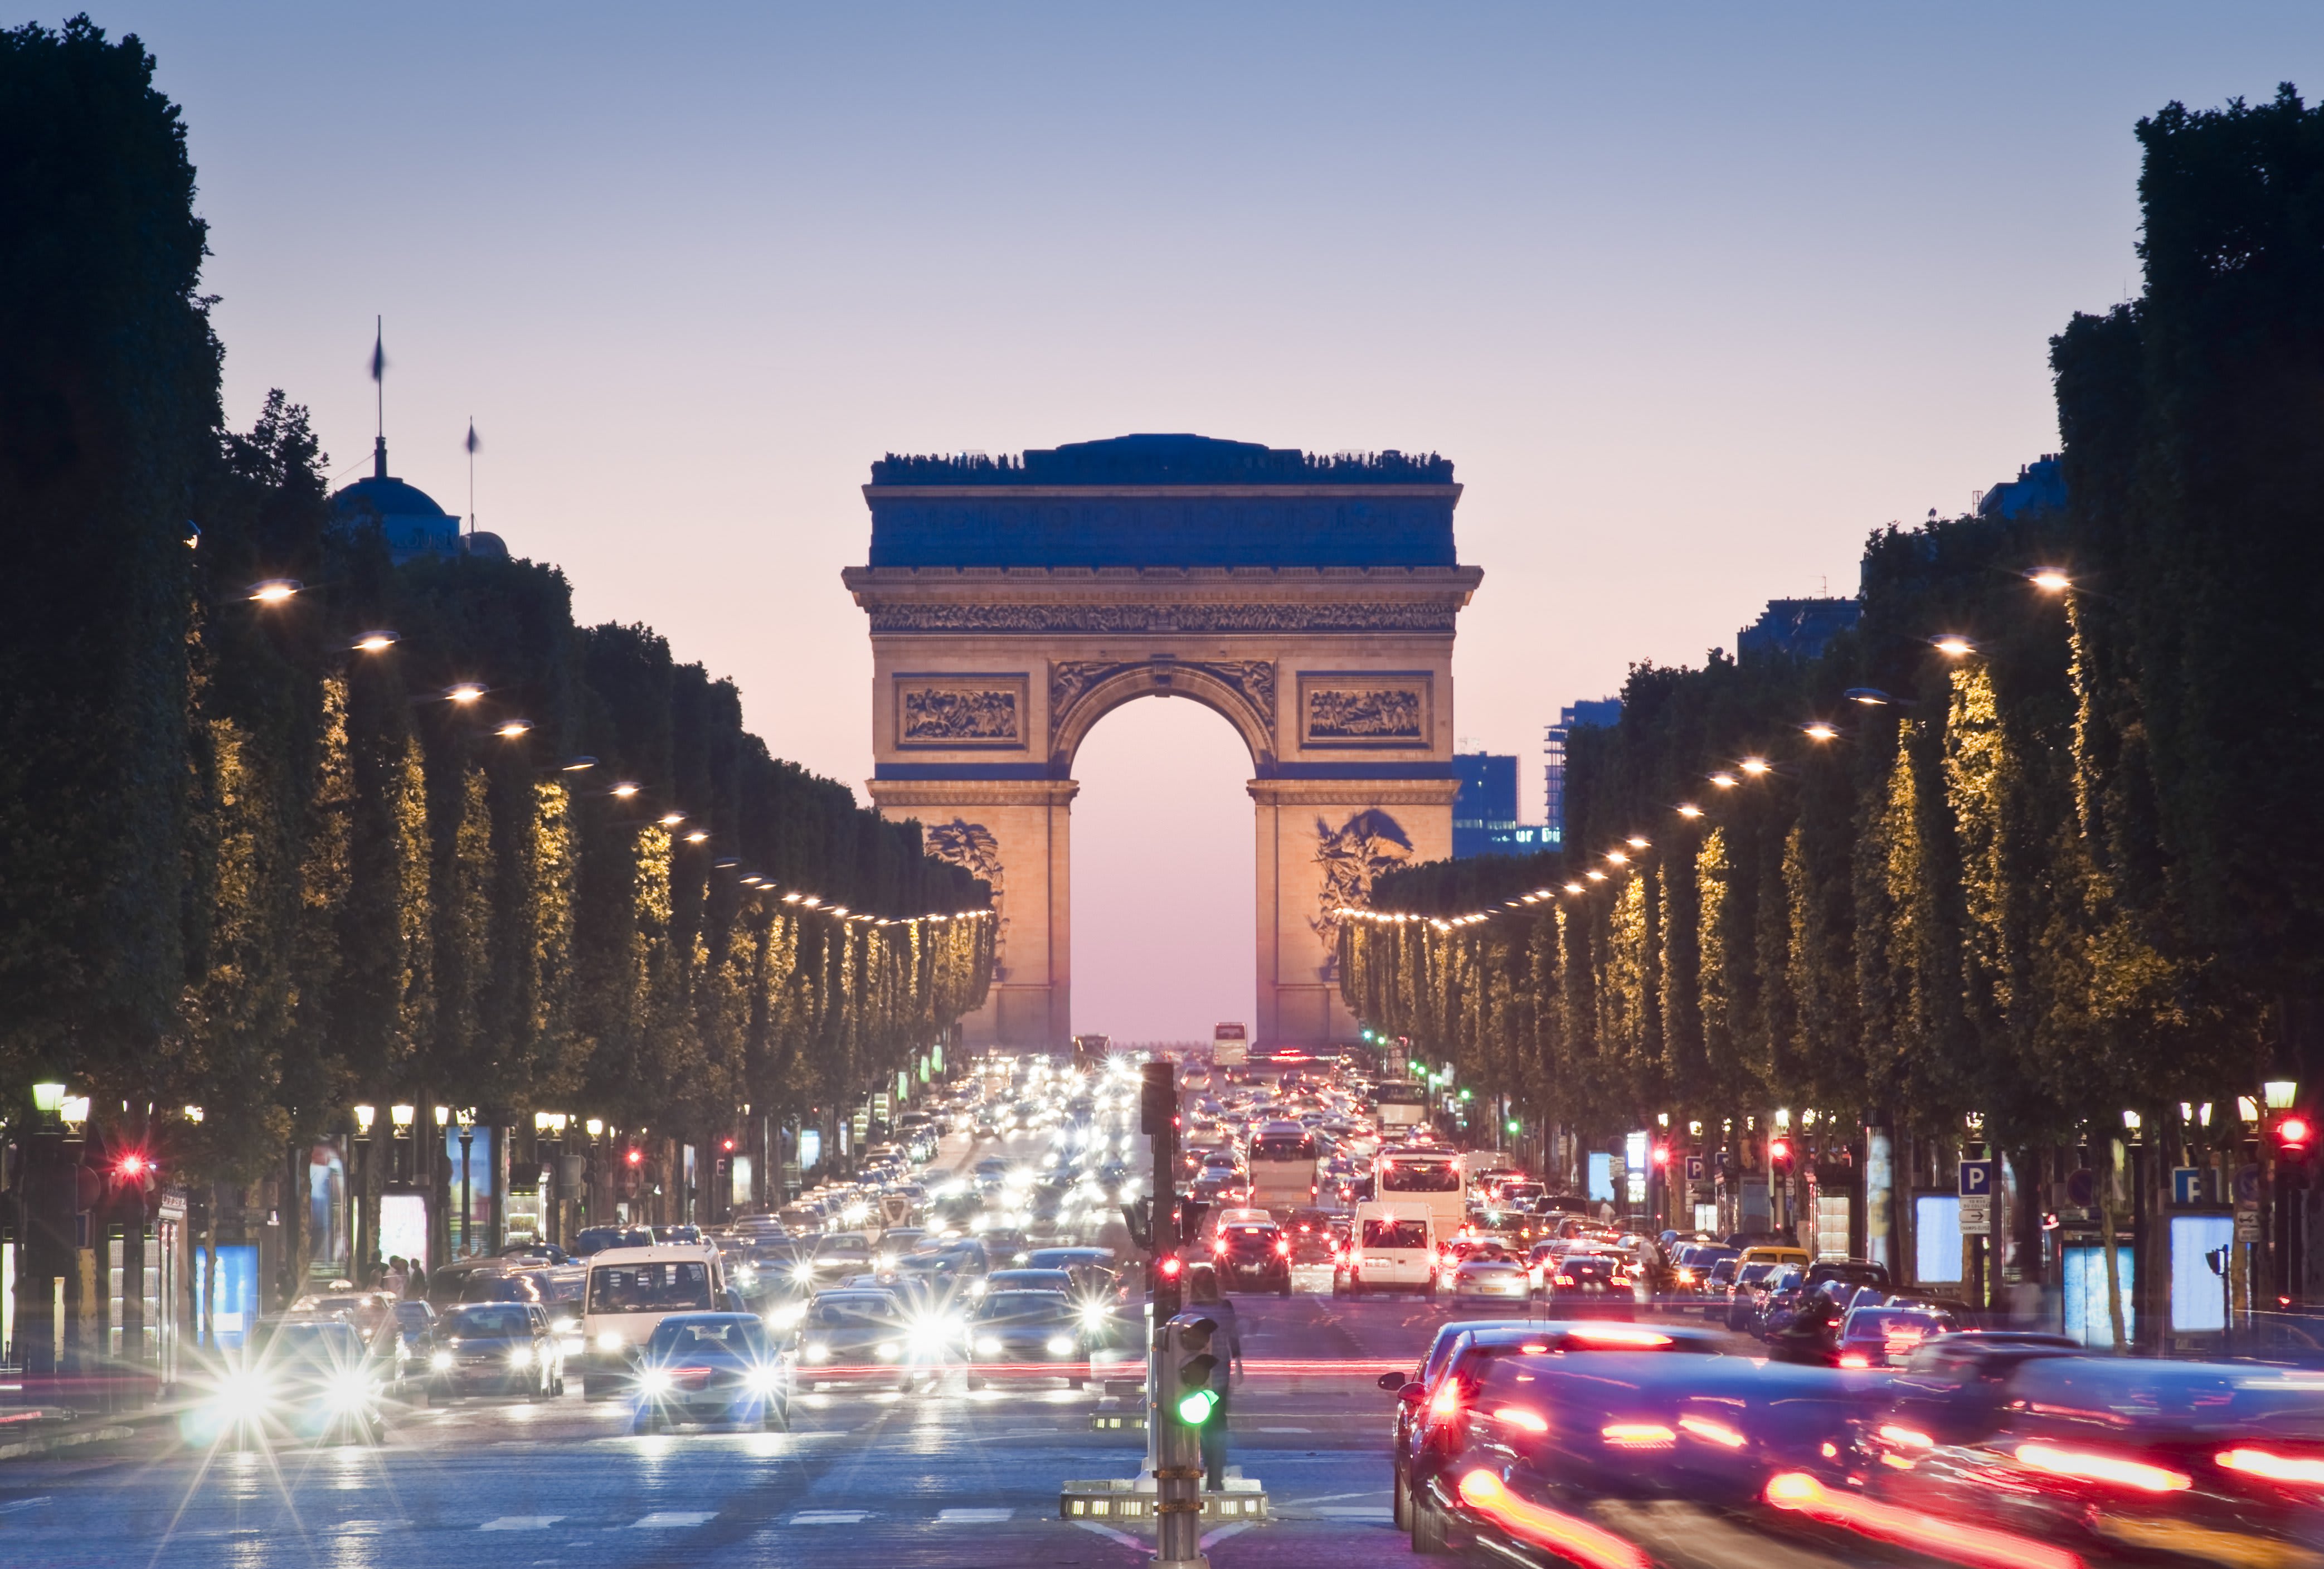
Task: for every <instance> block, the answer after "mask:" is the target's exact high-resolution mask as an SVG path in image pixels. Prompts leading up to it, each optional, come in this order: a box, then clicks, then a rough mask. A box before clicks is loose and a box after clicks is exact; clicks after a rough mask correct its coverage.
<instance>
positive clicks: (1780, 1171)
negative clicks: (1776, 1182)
mask: <svg viewBox="0 0 2324 1569" xmlns="http://www.w3.org/2000/svg"><path fill="white" fill-rule="evenodd" d="M1767 1169H1768V1170H1770V1171H1772V1172H1774V1173H1775V1175H1776V1176H1778V1177H1789V1176H1790V1175H1791V1174H1792V1141H1791V1140H1789V1139H1785V1138H1783V1137H1781V1136H1780V1135H1779V1136H1777V1137H1775V1138H1773V1139H1770V1140H1767Z"/></svg>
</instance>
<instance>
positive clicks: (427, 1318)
mask: <svg viewBox="0 0 2324 1569" xmlns="http://www.w3.org/2000/svg"><path fill="white" fill-rule="evenodd" d="M435 1335H436V1310H435V1309H434V1308H433V1307H430V1306H429V1305H428V1304H427V1303H425V1302H398V1303H395V1304H393V1305H392V1306H391V1307H390V1308H389V1309H388V1311H387V1312H386V1314H385V1315H383V1316H382V1317H381V1319H380V1321H379V1325H378V1327H377V1328H376V1329H374V1330H373V1331H372V1335H371V1355H372V1359H373V1361H374V1362H376V1363H377V1364H378V1366H379V1374H380V1377H381V1379H382V1380H383V1381H384V1382H385V1383H386V1384H387V1385H388V1386H389V1387H390V1388H391V1389H406V1388H408V1387H409V1386H410V1385H411V1384H413V1383H416V1382H422V1381H424V1380H426V1379H427V1377H428V1362H429V1354H430V1353H431V1352H434V1350H435V1349H436V1341H435Z"/></svg>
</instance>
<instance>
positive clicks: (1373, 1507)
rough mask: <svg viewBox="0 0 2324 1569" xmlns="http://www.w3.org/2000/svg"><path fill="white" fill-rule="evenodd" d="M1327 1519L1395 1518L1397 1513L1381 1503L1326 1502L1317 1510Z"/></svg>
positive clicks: (1320, 1516) (1320, 1515) (1319, 1515)
mask: <svg viewBox="0 0 2324 1569" xmlns="http://www.w3.org/2000/svg"><path fill="white" fill-rule="evenodd" d="M1315 1513H1316V1516H1317V1517H1318V1518H1322V1519H1326V1520H1379V1521H1383V1522H1385V1521H1388V1520H1390V1519H1393V1518H1395V1513H1394V1511H1393V1510H1390V1509H1387V1508H1385V1507H1383V1506H1381V1505H1379V1504H1325V1505H1324V1506H1323V1508H1321V1509H1317V1510H1316V1511H1315Z"/></svg>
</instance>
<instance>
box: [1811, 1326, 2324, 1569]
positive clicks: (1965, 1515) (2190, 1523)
mask: <svg viewBox="0 0 2324 1569" xmlns="http://www.w3.org/2000/svg"><path fill="white" fill-rule="evenodd" d="M1858 1376H1862V1375H1858ZM1892 1388H1893V1391H1894V1395H1895V1399H1894V1402H1893V1404H1892V1405H1891V1406H1890V1407H1888V1408H1887V1409H1886V1410H1885V1411H1883V1412H1881V1413H1879V1414H1878V1415H1877V1416H1875V1417H1871V1418H1869V1419H1867V1420H1866V1421H1865V1422H1864V1423H1862V1424H1861V1426H1860V1429H1859V1444H1858V1448H1857V1450H1856V1451H1855V1453H1853V1454H1850V1455H1849V1459H1850V1460H1851V1462H1853V1463H1854V1466H1855V1468H1856V1469H1858V1470H1860V1471H1861V1472H1863V1473H1864V1474H1865V1481H1864V1492H1865V1494H1866V1495H1867V1502H1869V1503H1871V1504H1873V1505H1874V1506H1875V1507H1877V1508H1878V1509H1882V1510H1884V1511H1886V1513H1887V1514H1888V1515H1889V1516H1890V1517H1891V1518H1896V1517H1901V1518H1905V1519H1908V1520H1910V1521H1912V1522H1914V1524H1915V1525H1916V1526H1919V1527H1922V1528H1923V1529H1924V1530H1925V1532H1926V1533H1927V1537H1928V1538H1929V1539H1931V1540H1942V1539H1958V1537H1960V1535H1961V1534H1962V1533H1963V1532H1964V1531H1965V1530H1969V1529H1973V1530H1975V1531H1976V1532H1977V1533H1978V1534H1979V1536H1980V1537H1981V1543H1980V1546H1981V1548H1982V1550H1983V1552H1984V1554H1985V1561H1987V1562H1988V1563H1999V1562H2004V1561H2010V1560H2008V1559H2006V1556H2005V1555H2010V1554H2012V1553H2015V1554H2016V1555H2017V1556H2016V1557H2015V1559H2014V1561H2015V1562H2020V1563H2028V1562H2033V1561H2035V1560H2034V1558H2033V1550H2034V1548H2035V1546H2037V1545H2038V1546H2039V1547H2040V1548H2041V1549H2043V1558H2044V1559H2045V1560H2046V1561H2048V1562H2052V1563H2058V1562H2062V1561H2063V1560H2064V1558H2065V1556H2066V1555H2069V1554H2070V1555H2075V1556H2078V1557H2080V1558H2082V1559H2083V1560H2085V1561H2089V1562H2098V1561H2120V1560H2124V1559H2131V1560H2138V1559H2147V1558H2155V1559H2160V1558H2166V1557H2169V1558H2183V1559H2186V1560H2192V1561H2207V1562H2209V1563H2211V1564H2241V1565H2253V1564H2292V1563H2308V1562H2310V1561H2312V1560H2313V1558H2314V1556H2315V1553H2316V1546H2317V1543H2318V1541H2319V1537H2324V1508H2319V1492H2318V1487H2317V1479H2318V1477H2319V1475H2324V1471H2319V1454H2324V1447H2320V1446H2324V1403H2319V1400H2318V1398H2317V1379H2316V1375H2315V1373H2314V1371H2312V1370H2307V1369H2300V1368H2290V1367H2270V1366H2266V1365H2264V1364H2254V1363H2248V1362H2244V1363H2221V1362H2201V1361H2165V1360H2162V1359H2159V1358H2149V1357H2116V1356H2092V1355H2089V1354H2088V1353H2087V1352H2083V1351H2082V1349H2081V1348H2080V1347H2079V1346H2074V1345H2072V1344H2070V1343H2061V1337H2057V1336H2049V1335H2041V1336H2035V1335H2026V1334H2015V1335H2004V1334H1993V1333H1990V1332H1977V1331H1969V1332H1964V1333H1962V1334H1950V1335H1946V1336H1944V1337H1942V1338H1941V1339H1940V1340H1936V1341H1932V1342H1930V1343H1927V1344H1926V1345H1924V1346H1923V1347H1922V1348H1921V1349H1920V1350H1919V1351H1918V1352H1915V1353H1914V1355H1913V1356H1912V1358H1911V1359H1910V1360H1909V1361H1907V1362H1906V1364H1905V1367H1904V1371H1902V1372H1900V1373H1898V1374H1896V1375H1895V1376H1894V1382H1893V1386H1892ZM1772 1501H1775V1502H1777V1503H1778V1504H1779V1505H1780V1504H1784V1503H1789V1504H1790V1505H1791V1506H1792V1507H1794V1508H1796V1509H1798V1510H1799V1511H1800V1512H1801V1513H1802V1514H1803V1515H1804V1516H1806V1517H1807V1518H1811V1519H1812V1518H1816V1516H1817V1511H1818V1509H1819V1507H1820V1506H1821V1505H1822V1503H1823V1502H1824V1500H1822V1499H1821V1498H1819V1497H1818V1496H1817V1495H1816V1494H1814V1493H1813V1492H1812V1491H1810V1490H1808V1489H1805V1488H1794V1489H1791V1490H1789V1497H1788V1498H1777V1499H1775V1500H1772ZM1850 1501H1853V1500H1850ZM1900 1545H1903V1546H1908V1547H1909V1546H1914V1543H1913V1542H1912V1541H1910V1540H1904V1541H1902V1542H1901V1544H1900ZM2061 1549H2062V1551H2061Z"/></svg>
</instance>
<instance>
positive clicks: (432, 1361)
mask: <svg viewBox="0 0 2324 1569" xmlns="http://www.w3.org/2000/svg"><path fill="white" fill-rule="evenodd" d="M428 1365H429V1367H431V1368H434V1369H435V1370H436V1371H438V1372H439V1373H440V1372H442V1371H444V1370H445V1369H447V1368H448V1367H450V1366H451V1365H452V1353H451V1352H447V1351H439V1352H437V1353H436V1354H435V1355H433V1356H431V1357H429V1359H428Z"/></svg>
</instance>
